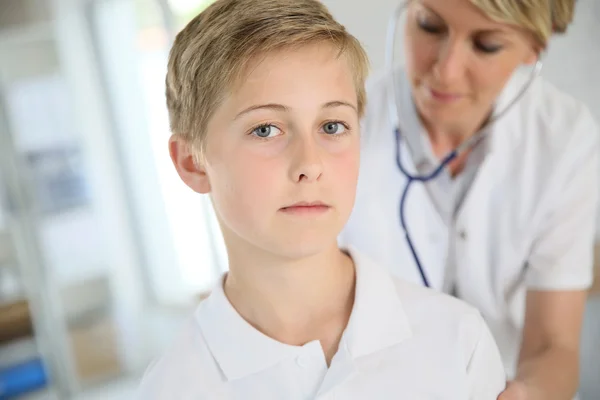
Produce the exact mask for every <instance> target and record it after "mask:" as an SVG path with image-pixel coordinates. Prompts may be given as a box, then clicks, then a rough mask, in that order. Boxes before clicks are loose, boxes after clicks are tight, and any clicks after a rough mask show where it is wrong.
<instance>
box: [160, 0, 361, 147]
mask: <svg viewBox="0 0 600 400" xmlns="http://www.w3.org/2000/svg"><path fill="white" fill-rule="evenodd" d="M321 43H327V44H330V45H331V46H332V47H333V48H334V49H336V51H337V54H338V55H337V56H338V57H345V58H346V59H347V60H348V62H349V66H350V69H351V71H352V73H353V74H354V83H355V87H356V91H357V98H358V111H359V114H360V116H362V114H363V113H364V108H365V103H366V94H365V87H364V86H365V79H366V75H367V72H368V59H367V55H366V53H365V51H364V49H363V48H362V46H361V45H360V43H359V42H358V40H356V38H354V37H353V36H352V35H350V34H349V33H348V32H347V31H346V29H345V28H344V26H342V25H341V24H339V23H338V22H337V21H336V20H335V19H334V18H333V16H332V15H331V14H330V13H329V11H328V10H327V8H326V7H325V6H324V5H323V4H322V3H321V2H320V1H318V0H217V1H216V2H214V3H213V4H212V5H210V6H209V7H208V8H206V9H205V10H204V11H203V12H202V13H200V14H199V15H198V16H196V17H195V18H194V19H193V20H192V21H191V22H190V23H189V24H188V25H187V26H186V27H185V28H184V29H183V30H182V31H181V32H180V33H179V34H178V35H177V37H176V39H175V42H174V44H173V47H172V49H171V53H170V55H169V62H168V70H167V77H166V96H167V108H168V111H169V119H170V127H171V132H172V133H173V134H174V135H179V136H181V137H182V138H183V139H184V140H186V141H188V143H190V144H191V145H192V147H193V148H194V151H195V152H196V153H197V157H201V156H202V153H203V150H204V149H203V147H204V142H205V140H204V138H205V137H206V130H207V125H208V121H209V120H210V118H211V116H212V114H213V113H214V111H215V110H216V109H217V108H218V107H219V105H220V104H221V102H222V101H223V99H224V98H225V96H226V95H227V94H229V93H231V92H232V91H235V88H236V85H239V84H240V83H241V82H242V81H243V79H244V76H245V74H247V72H248V68H249V66H250V65H251V63H252V62H255V61H256V59H257V58H260V57H264V56H266V55H268V54H269V53H273V52H276V51H280V50H287V49H292V50H293V49H294V48H299V47H302V46H306V45H312V44H321ZM290 79H296V77H293V76H290Z"/></svg>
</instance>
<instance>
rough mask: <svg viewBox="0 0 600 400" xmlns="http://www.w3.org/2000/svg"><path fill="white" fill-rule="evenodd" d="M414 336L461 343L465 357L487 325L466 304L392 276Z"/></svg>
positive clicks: (470, 352) (478, 314)
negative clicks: (433, 337)
mask: <svg viewBox="0 0 600 400" xmlns="http://www.w3.org/2000/svg"><path fill="white" fill-rule="evenodd" d="M392 280H393V282H394V285H395V287H396V291H397V294H398V296H399V298H400V301H401V303H402V307H403V310H404V313H405V314H406V317H407V318H408V321H409V323H410V326H411V330H412V332H413V335H414V336H420V335H424V336H431V335H434V336H439V339H440V340H443V341H445V342H448V343H458V344H461V347H462V350H463V351H464V354H465V356H466V357H470V355H471V354H472V352H473V351H475V348H476V347H477V345H478V343H479V340H480V337H481V336H482V335H483V334H484V332H485V331H486V330H487V325H486V323H485V321H484V320H483V317H482V316H481V313H480V312H479V310H478V309H477V308H475V307H473V306H471V305H470V304H468V303H467V302H465V301H463V300H460V299H457V298H456V297H453V296H450V295H448V294H446V293H442V292H439V291H436V290H433V289H430V288H426V287H424V286H421V285H416V284H413V283H411V282H408V281H405V280H402V279H400V278H396V277H392Z"/></svg>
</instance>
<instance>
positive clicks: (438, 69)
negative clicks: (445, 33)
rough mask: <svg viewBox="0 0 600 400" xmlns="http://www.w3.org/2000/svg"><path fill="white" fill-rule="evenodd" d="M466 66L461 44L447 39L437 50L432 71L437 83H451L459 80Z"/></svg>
mask: <svg viewBox="0 0 600 400" xmlns="http://www.w3.org/2000/svg"><path fill="white" fill-rule="evenodd" d="M465 68H466V54H465V51H464V50H463V49H462V44H461V43H457V42H453V41H451V40H447V41H446V43H444V44H443V45H442V46H441V47H440V50H439V53H438V57H437V59H436V61H435V64H434V66H433V73H434V76H435V78H436V79H437V80H438V82H439V83H441V84H443V85H448V86H449V85H451V84H452V83H454V82H455V81H457V80H460V79H461V78H462V77H463V75H464V73H465Z"/></svg>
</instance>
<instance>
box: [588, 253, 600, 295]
mask: <svg viewBox="0 0 600 400" xmlns="http://www.w3.org/2000/svg"><path fill="white" fill-rule="evenodd" d="M594 277H595V279H594V284H593V285H592V288H591V289H590V296H598V297H600V242H598V243H596V246H595V247H594Z"/></svg>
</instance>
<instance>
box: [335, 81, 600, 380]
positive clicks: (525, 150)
mask: <svg viewBox="0 0 600 400" xmlns="http://www.w3.org/2000/svg"><path fill="white" fill-rule="evenodd" d="M523 82H524V80H523V77H521V76H519V75H516V76H515V77H514V78H513V80H512V81H511V82H510V83H509V84H508V86H507V87H506V89H505V91H504V93H503V94H502V96H501V98H500V100H499V102H498V108H499V109H501V108H502V107H503V105H505V104H506V103H507V102H509V101H510V100H511V99H513V98H514V96H515V93H516V92H517V91H519V89H520V88H521V87H522V83H523ZM390 86H391V81H390V78H389V75H386V74H382V75H379V76H376V77H374V78H373V79H372V80H371V81H370V82H369V84H368V91H367V101H368V104H367V111H366V116H365V118H364V121H363V126H362V135H363V152H362V155H361V157H362V160H361V171H360V177H359V185H358V193H357V199H356V204H355V207H354V210H353V213H352V215H351V218H350V220H349V222H348V224H347V226H346V228H345V230H344V231H343V232H342V234H341V235H340V242H341V244H342V245H346V246H348V245H350V246H353V247H355V248H357V249H358V250H359V251H361V252H363V253H365V254H366V255H367V256H369V257H371V258H373V259H374V260H375V261H376V262H377V263H378V264H381V265H384V266H386V267H387V268H389V269H390V270H391V271H392V272H393V273H394V274H397V275H398V276H400V277H402V278H404V279H406V280H409V281H413V282H416V283H419V284H420V283H421V278H420V275H419V274H418V270H417V268H416V265H415V263H414V261H413V258H412V256H411V254H410V251H409V248H408V246H407V244H406V241H405V238H404V233H403V231H402V229H401V226H400V220H399V203H400V195H401V191H402V189H403V188H404V185H405V182H406V178H405V177H404V176H403V175H402V173H401V172H400V171H399V169H398V168H397V165H396V142H395V138H394V126H395V125H396V123H397V121H398V117H396V116H394V118H393V119H394V122H393V123H392V122H391V121H390V118H389V117H390V115H389V110H390V108H389V106H388V100H389V97H388V96H389V93H388V90H389V88H390ZM400 86H401V87H400V89H399V90H400V91H401V93H403V94H402V96H401V97H402V98H403V101H402V103H401V104H402V106H401V117H400V124H399V125H400V127H401V129H402V130H407V129H417V128H415V127H414V126H412V125H411V124H410V121H411V120H415V114H414V113H415V111H414V106H413V105H412V101H411V96H410V88H409V85H408V82H407V80H406V78H403V79H401V82H400ZM411 113H412V114H411ZM489 135H490V136H489V137H488V141H489V144H488V145H489V151H488V153H487V154H486V156H485V158H484V160H483V161H482V163H481V165H480V166H479V168H478V172H477V174H476V176H475V178H474V180H473V182H472V184H471V186H470V189H469V191H468V192H467V194H466V197H465V198H464V201H463V203H462V206H461V208H460V210H459V212H458V213H457V214H456V216H455V218H454V220H453V221H452V223H451V224H447V223H444V222H443V221H442V219H441V218H440V215H439V214H438V212H437V210H436V207H435V206H434V204H433V203H432V201H431V199H430V197H429V195H428V191H427V190H426V189H425V188H424V186H423V185H422V184H420V183H416V184H414V186H413V187H411V190H410V192H409V194H408V200H407V204H406V210H405V216H406V219H407V222H408V227H409V229H410V233H411V236H412V239H413V242H414V244H415V246H416V249H417V252H418V254H419V256H420V259H421V262H422V264H423V266H424V269H425V271H426V274H427V276H428V278H429V280H430V283H431V285H432V287H433V288H436V289H440V290H441V289H442V287H443V286H444V282H445V281H447V280H448V279H449V278H451V279H452V280H453V281H454V283H455V285H456V290H457V295H458V296H459V297H460V298H462V299H464V300H466V301H467V302H469V303H470V304H472V305H474V306H475V307H477V308H478V309H479V311H480V312H481V313H482V315H483V317H484V319H485V321H486V322H487V323H488V325H489V327H490V329H491V331H492V333H493V335H494V338H495V340H496V342H497V344H498V346H499V348H500V352H501V353H502V357H503V362H504V365H505V368H506V371H507V374H508V376H509V377H512V376H513V374H514V367H515V366H516V360H517V356H518V350H519V347H520V338H521V332H522V326H523V321H524V310H525V303H524V301H525V293H526V290H527V289H541V290H568V289H585V288H587V287H588V286H590V284H591V282H592V279H593V276H592V248H593V241H594V236H595V227H596V205H597V201H598V187H599V185H600V180H599V149H600V148H599V132H598V128H597V126H596V124H595V122H594V121H593V118H592V117H591V114H590V112H589V110H588V109H587V108H586V107H585V106H584V105H583V104H582V103H580V102H579V101H577V100H575V99H573V98H571V97H570V96H568V95H566V94H564V93H561V92H560V91H558V90H557V89H556V88H555V87H553V86H552V85H551V84H550V83H548V82H546V81H544V80H543V79H541V78H538V79H537V80H536V81H535V83H534V84H533V85H532V87H531V88H530V89H529V91H528V92H527V94H526V95H525V96H524V98H522V99H521V100H520V101H519V102H518V103H517V105H515V106H514V107H513V108H512V109H511V110H510V111H509V112H508V114H506V115H505V116H504V117H502V118H501V119H500V120H498V122H497V123H496V124H495V125H494V126H493V127H492V128H491V130H490V133H489ZM401 143H402V142H401ZM400 148H401V151H402V155H403V156H402V157H403V160H404V163H405V165H406V167H407V168H408V169H409V170H411V171H414V165H411V154H410V152H409V150H408V149H407V146H405V145H404V146H400ZM451 247H452V250H453V251H452V252H449V251H448V250H449V248H451ZM450 254H451V255H452V258H453V259H452V262H451V263H449V262H448V260H447V257H449V255H450ZM448 265H452V266H453V268H452V269H451V270H450V269H449V268H448ZM448 274H452V275H453V276H451V277H448V276H447V275H448Z"/></svg>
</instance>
